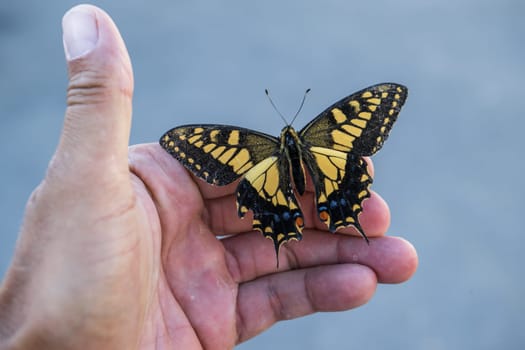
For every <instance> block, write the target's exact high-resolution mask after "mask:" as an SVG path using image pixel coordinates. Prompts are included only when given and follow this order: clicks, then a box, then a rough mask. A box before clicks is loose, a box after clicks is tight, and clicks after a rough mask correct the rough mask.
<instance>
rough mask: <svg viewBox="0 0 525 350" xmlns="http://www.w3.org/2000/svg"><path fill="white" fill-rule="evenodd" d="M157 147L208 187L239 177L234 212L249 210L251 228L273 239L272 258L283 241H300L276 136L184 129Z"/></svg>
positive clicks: (296, 213) (300, 220) (209, 128)
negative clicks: (209, 184) (251, 214)
mask: <svg viewBox="0 0 525 350" xmlns="http://www.w3.org/2000/svg"><path fill="white" fill-rule="evenodd" d="M160 145H161V146H162V147H163V148H164V149H165V150H166V151H168V152H169V153H170V154H171V155H172V156H173V157H175V158H176V159H177V160H179V161H180V162H181V163H182V164H183V165H184V166H185V167H186V168H187V169H188V170H190V171H191V172H192V173H193V174H195V175H196V176H198V177H199V178H201V179H204V180H206V181H207V182H208V183H211V184H215V185H226V184H229V183H231V182H233V181H235V180H237V179H238V178H240V177H242V176H244V177H243V178H242V180H241V181H240V182H239V185H238V187H237V207H238V214H239V216H240V217H244V215H245V214H246V213H247V212H248V211H249V210H251V211H252V212H253V228H254V229H255V230H258V231H261V232H262V233H263V235H264V236H265V237H267V238H270V239H272V240H273V242H274V245H275V251H276V253H277V254H278V252H279V248H280V247H281V245H282V244H283V243H285V242H287V241H289V240H292V239H295V240H300V239H301V229H302V227H303V214H302V213H301V210H300V208H299V205H298V203H297V199H296V198H295V195H294V194H293V189H292V185H291V180H290V169H289V162H288V161H287V160H286V159H285V158H284V157H283V155H282V154H281V153H280V150H279V146H280V144H279V140H278V139H277V138H275V137H272V136H269V135H266V134H263V133H259V132H256V131H252V130H248V129H243V128H238V127H233V126H225V125H186V126H181V127H177V128H174V129H171V130H169V131H168V132H166V133H165V134H164V135H163V136H162V137H161V138H160Z"/></svg>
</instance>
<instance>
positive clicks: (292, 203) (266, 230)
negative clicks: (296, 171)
mask: <svg viewBox="0 0 525 350" xmlns="http://www.w3.org/2000/svg"><path fill="white" fill-rule="evenodd" d="M237 205H238V214H239V216H240V217H243V216H244V215H245V214H246V212H248V210H251V211H253V228H254V229H255V230H258V231H260V232H262V233H263V235H264V236H265V237H267V238H270V239H271V240H272V241H273V242H274V246H275V252H276V254H277V265H279V248H280V247H281V245H283V244H284V243H285V242H287V241H289V240H300V239H301V238H302V235H301V230H302V228H303V222H304V221H303V214H302V212H301V209H300V208H299V205H298V203H297V199H296V198H295V195H294V193H293V189H292V185H291V181H290V169H289V163H288V161H287V160H286V159H284V158H283V157H279V156H272V157H268V158H267V159H265V160H263V161H261V162H259V163H258V164H257V165H256V166H254V167H253V168H252V169H250V170H249V171H248V172H247V173H246V175H245V177H244V178H243V179H242V180H241V182H240V183H239V186H238V187H237Z"/></svg>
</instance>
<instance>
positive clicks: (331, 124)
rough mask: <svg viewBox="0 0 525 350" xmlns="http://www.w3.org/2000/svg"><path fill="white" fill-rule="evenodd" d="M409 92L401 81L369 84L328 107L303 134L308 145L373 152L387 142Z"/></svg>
mask: <svg viewBox="0 0 525 350" xmlns="http://www.w3.org/2000/svg"><path fill="white" fill-rule="evenodd" d="M406 96H407V89H406V87H404V86H403V85H399V84H393V83H384V84H378V85H374V86H371V87H368V88H366V89H363V90H361V91H358V92H356V93H354V94H352V95H350V96H348V97H345V98H343V99H342V100H340V101H338V102H336V103H334V104H333V105H332V106H330V107H328V108H327V109H326V110H325V111H323V112H322V113H321V114H319V115H318V116H317V117H316V118H315V119H314V120H312V121H311V122H310V123H309V124H308V125H306V126H305V127H304V128H303V129H302V130H301V131H300V133H299V135H300V136H301V138H302V140H303V142H304V143H305V144H307V145H312V146H321V147H326V148H331V149H335V150H338V151H342V152H352V153H354V154H356V155H359V156H370V155H372V154H374V153H375V152H377V151H378V150H379V149H380V148H381V147H382V146H383V142H384V141H385V140H386V139H387V137H388V134H389V132H390V129H391V128H392V125H393V124H394V122H395V121H396V119H397V115H398V114H399V111H400V109H401V107H402V106H403V104H404V103H405V100H406Z"/></svg>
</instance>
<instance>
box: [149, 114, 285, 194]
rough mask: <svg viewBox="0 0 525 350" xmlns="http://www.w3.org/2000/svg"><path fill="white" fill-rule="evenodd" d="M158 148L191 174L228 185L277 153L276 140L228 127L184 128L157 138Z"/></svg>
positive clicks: (198, 126) (261, 134)
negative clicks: (158, 139) (161, 148)
mask: <svg viewBox="0 0 525 350" xmlns="http://www.w3.org/2000/svg"><path fill="white" fill-rule="evenodd" d="M159 142H160V145H161V146H162V147H163V148H164V149H165V150H166V151H168V152H169V153H170V154H171V155H172V156H173V157H174V158H176V159H177V160H178V161H180V162H181V163H182V164H183V165H184V166H185V167H186V168H187V169H188V170H190V171H191V172H192V173H193V174H195V175H196V176H198V177H200V178H201V179H203V180H205V181H206V182H208V183H210V184H214V185H219V186H222V185H227V184H229V183H231V182H233V181H235V180H237V179H238V178H239V177H241V176H242V175H243V174H244V173H246V172H247V171H248V170H250V169H251V168H252V167H253V166H254V165H255V164H257V163H259V162H260V161H262V160H263V159H265V158H267V157H269V156H270V155H272V154H273V153H275V152H276V151H277V150H278V145H279V143H278V139H277V138H275V137H273V136H270V135H266V134H263V133H259V132H255V131H252V130H248V129H244V128H237V127H233V126H228V125H211V124H210V125H184V126H179V127H177V128H173V129H171V130H169V131H168V132H166V133H165V134H164V135H162V137H161V138H160V141H159Z"/></svg>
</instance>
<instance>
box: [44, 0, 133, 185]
mask: <svg viewBox="0 0 525 350" xmlns="http://www.w3.org/2000/svg"><path fill="white" fill-rule="evenodd" d="M62 27H63V41H64V50H65V54H66V59H67V63H68V73H69V86H68V95H67V109H66V113H65V121H64V128H63V131H62V135H61V139H60V143H59V146H58V148H57V151H56V154H55V157H54V160H53V164H52V165H53V166H54V167H59V168H60V170H61V171H64V172H67V173H68V174H70V173H71V172H75V173H77V174H78V173H80V174H82V175H83V176H84V181H89V180H90V179H91V177H92V176H96V177H100V176H102V175H104V174H106V173H108V174H109V175H110V176H114V175H115V170H117V174H116V175H121V176H127V175H126V174H127V147H128V140H129V132H130V123H131V97H132V92H133V75H132V69H131V63H130V60H129V56H128V53H127V50H126V47H125V45H124V42H123V40H122V38H121V36H120V34H119V32H118V29H117V28H116V26H115V24H114V23H113V21H112V20H111V19H110V17H109V16H108V15H107V14H106V13H105V12H103V11H102V10H100V9H98V8H96V7H94V6H90V5H80V6H76V7H74V8H72V9H71V10H70V11H68V12H67V13H66V14H65V15H64V18H63V21H62ZM52 168H53V167H52ZM65 178H71V177H70V176H66V177H65Z"/></svg>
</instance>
